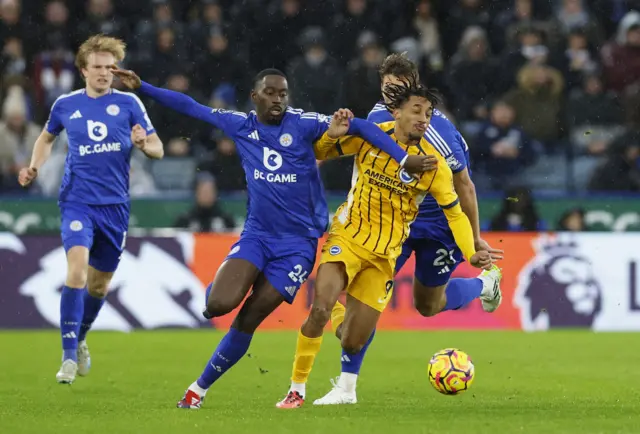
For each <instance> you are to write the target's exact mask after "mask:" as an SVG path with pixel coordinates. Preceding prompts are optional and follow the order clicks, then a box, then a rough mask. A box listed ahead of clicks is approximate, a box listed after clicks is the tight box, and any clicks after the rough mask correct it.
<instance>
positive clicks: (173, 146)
mask: <svg viewBox="0 0 640 434" xmlns="http://www.w3.org/2000/svg"><path fill="white" fill-rule="evenodd" d="M189 153H190V151H189V140H188V139H186V138H184V137H173V138H171V139H170V140H169V143H167V146H166V155H167V157H188V156H189Z"/></svg>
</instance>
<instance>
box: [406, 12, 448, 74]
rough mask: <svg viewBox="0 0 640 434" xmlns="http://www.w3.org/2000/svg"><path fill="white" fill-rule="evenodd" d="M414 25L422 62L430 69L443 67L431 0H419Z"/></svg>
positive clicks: (437, 69)
mask: <svg viewBox="0 0 640 434" xmlns="http://www.w3.org/2000/svg"><path fill="white" fill-rule="evenodd" d="M413 24H414V26H415V28H416V30H417V31H418V41H419V43H420V56H421V58H422V62H423V63H425V64H426V65H427V66H428V69H429V70H431V71H440V70H441V69H442V68H443V67H444V60H443V56H442V48H441V45H440V31H439V30H438V22H437V21H436V19H435V16H434V11H433V2H432V0H419V1H418V6H417V8H416V18H415V21H414V23H413Z"/></svg>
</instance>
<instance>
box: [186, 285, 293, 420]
mask: <svg viewBox="0 0 640 434" xmlns="http://www.w3.org/2000/svg"><path fill="white" fill-rule="evenodd" d="M283 301H284V297H283V296H282V294H280V292H278V290H277V289H275V288H274V287H273V286H272V285H271V284H270V283H269V281H268V280H267V279H266V278H265V277H264V275H262V274H260V275H259V276H258V279H257V281H256V284H255V285H254V287H253V292H252V293H251V295H250V296H249V297H248V298H247V300H246V301H245V302H244V304H243V305H242V308H241V309H240V312H238V315H237V316H236V318H235V319H234V320H233V323H232V324H231V330H229V333H227V335H226V336H225V337H224V338H223V340H222V341H221V342H220V344H219V345H218V348H216V350H215V351H214V353H213V356H212V358H211V360H210V361H209V363H208V365H207V367H206V368H205V370H204V372H203V374H202V375H201V376H200V378H198V380H197V381H194V382H193V383H192V384H191V385H190V386H189V388H188V389H187V391H186V392H185V394H184V396H183V398H182V399H181V400H180V401H179V402H178V405H177V406H178V408H186V409H199V408H200V406H201V404H202V401H203V400H204V397H205V395H206V393H207V391H208V390H209V388H210V387H211V385H212V384H213V382H214V381H216V380H217V379H218V378H220V376H222V375H223V374H224V373H225V372H226V371H227V370H229V369H230V368H231V367H232V366H233V365H234V364H235V363H236V362H237V361H238V360H240V358H242V356H244V354H245V353H246V351H247V349H248V348H249V344H250V342H251V337H252V336H253V333H254V332H255V331H256V329H257V328H258V326H259V325H260V324H262V322H263V321H264V320H265V319H266V318H267V317H268V316H269V315H271V313H272V312H273V311H275V310H276V309H277V308H278V306H280V305H281V304H282V302H283ZM214 367H215V368H214Z"/></svg>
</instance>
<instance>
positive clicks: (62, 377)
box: [56, 359, 78, 384]
mask: <svg viewBox="0 0 640 434" xmlns="http://www.w3.org/2000/svg"><path fill="white" fill-rule="evenodd" d="M77 373H78V364H77V363H76V362H74V361H73V360H71V359H67V360H65V361H63V362H62V366H60V370H59V371H58V373H57V374H56V380H57V381H58V383H60V384H71V383H73V381H74V380H75V379H76V374H77Z"/></svg>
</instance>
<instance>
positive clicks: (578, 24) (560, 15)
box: [551, 0, 604, 47]
mask: <svg viewBox="0 0 640 434" xmlns="http://www.w3.org/2000/svg"><path fill="white" fill-rule="evenodd" d="M551 23H552V26H553V27H554V30H555V32H554V38H555V39H556V40H557V41H559V40H561V39H564V38H563V35H568V34H570V33H571V32H574V31H576V30H580V31H581V32H583V33H584V34H585V36H586V38H587V41H588V43H590V44H593V45H594V46H596V47H600V46H601V45H602V41H603V40H604V36H603V32H602V27H600V24H599V23H598V21H597V20H596V19H595V18H594V17H592V16H591V14H590V13H589V11H588V10H587V7H586V4H585V0H559V1H558V9H557V11H556V13H555V19H553V20H552V22H551Z"/></svg>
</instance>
